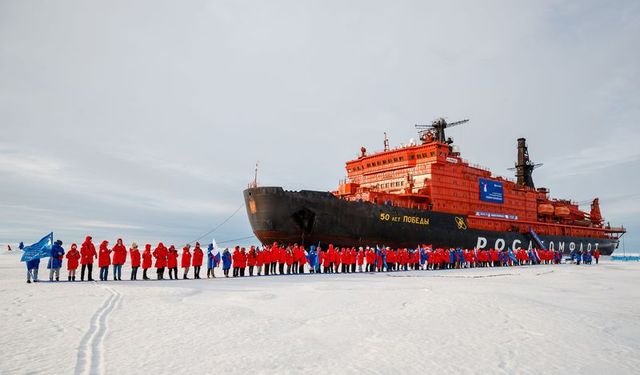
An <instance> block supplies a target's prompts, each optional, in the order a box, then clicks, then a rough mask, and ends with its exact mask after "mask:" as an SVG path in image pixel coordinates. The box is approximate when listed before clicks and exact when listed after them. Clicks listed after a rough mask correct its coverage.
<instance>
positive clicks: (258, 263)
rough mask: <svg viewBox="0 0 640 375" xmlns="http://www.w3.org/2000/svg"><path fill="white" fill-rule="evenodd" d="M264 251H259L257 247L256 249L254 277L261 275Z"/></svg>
mask: <svg viewBox="0 0 640 375" xmlns="http://www.w3.org/2000/svg"><path fill="white" fill-rule="evenodd" d="M264 253H265V252H264V249H262V250H260V248H259V247H258V248H257V249H256V267H257V269H256V275H258V276H260V275H262V266H264Z"/></svg>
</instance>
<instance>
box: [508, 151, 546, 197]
mask: <svg viewBox="0 0 640 375" xmlns="http://www.w3.org/2000/svg"><path fill="white" fill-rule="evenodd" d="M540 166H542V164H536V163H534V162H532V161H531V160H530V159H529V150H528V148H527V140H526V139H525V138H518V160H517V162H516V166H515V168H512V169H515V171H516V178H517V179H518V182H517V183H518V185H522V186H528V187H530V188H532V189H535V185H534V184H533V170H534V169H536V168H538V167H540Z"/></svg>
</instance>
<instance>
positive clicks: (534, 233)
mask: <svg viewBox="0 0 640 375" xmlns="http://www.w3.org/2000/svg"><path fill="white" fill-rule="evenodd" d="M529 235H530V236H531V238H533V241H534V242H535V243H536V244H538V246H539V247H540V248H541V249H542V250H547V246H546V245H545V244H544V243H543V242H542V240H541V239H540V237H539V236H538V233H536V231H534V230H533V228H531V227H529Z"/></svg>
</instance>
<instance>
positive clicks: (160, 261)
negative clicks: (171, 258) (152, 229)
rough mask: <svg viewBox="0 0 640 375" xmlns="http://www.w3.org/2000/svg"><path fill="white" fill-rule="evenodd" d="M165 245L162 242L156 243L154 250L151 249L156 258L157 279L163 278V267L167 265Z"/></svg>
mask: <svg viewBox="0 0 640 375" xmlns="http://www.w3.org/2000/svg"><path fill="white" fill-rule="evenodd" d="M167 253H168V250H167V247H166V246H164V244H163V243H162V242H160V243H158V246H156V248H155V250H153V256H154V257H155V258H156V273H157V274H158V280H163V279H164V268H165V267H166V266H167Z"/></svg>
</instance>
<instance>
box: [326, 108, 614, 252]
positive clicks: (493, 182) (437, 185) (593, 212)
mask: <svg viewBox="0 0 640 375" xmlns="http://www.w3.org/2000/svg"><path fill="white" fill-rule="evenodd" d="M467 121H468V120H463V121H459V122H455V123H447V122H446V121H445V120H444V119H442V118H441V119H437V120H435V121H434V122H433V123H432V124H431V125H417V127H420V128H423V130H422V131H421V132H420V141H421V142H420V144H416V143H414V142H412V143H410V144H409V145H406V146H402V147H399V148H396V149H389V147H388V141H387V140H386V136H385V149H384V151H382V152H379V153H375V154H371V155H369V154H368V153H367V150H366V149H365V148H364V147H362V148H361V153H360V156H359V157H358V158H357V159H355V160H351V161H348V162H347V163H346V170H347V179H346V180H345V181H343V182H342V183H341V184H340V186H339V188H338V190H337V191H335V192H333V194H334V195H335V196H337V197H339V198H341V199H344V200H349V201H363V202H371V203H374V204H378V205H387V206H394V207H404V208H410V209H417V210H421V211H432V212H441V213H447V214H453V215H459V216H461V217H465V218H466V223H464V225H465V226H467V227H468V228H469V229H475V230H480V231H490V232H518V233H530V232H532V231H533V232H535V233H537V234H539V235H541V236H566V237H581V238H596V239H597V238H602V239H612V240H617V239H618V238H619V237H620V236H621V235H622V234H624V233H625V229H624V228H623V227H618V228H614V227H611V226H609V225H606V226H605V225H604V222H603V218H602V215H601V213H600V207H599V200H598V198H594V199H593V202H592V203H591V209H590V211H589V212H586V211H583V210H581V209H580V208H579V206H578V205H577V204H576V203H574V202H572V201H570V200H565V199H552V198H550V194H549V190H548V189H546V188H537V189H536V188H535V186H534V184H533V179H532V172H533V169H535V168H536V167H537V166H539V164H535V163H533V162H531V161H530V160H529V154H528V150H527V145H526V140H525V139H524V138H520V139H518V161H517V163H516V166H515V168H513V169H514V170H515V171H516V177H517V181H512V180H509V179H506V178H503V177H495V176H492V174H491V172H490V171H489V170H487V169H486V168H483V167H480V166H478V165H473V164H471V163H469V162H468V161H466V160H464V159H462V158H461V157H460V153H459V152H457V150H456V148H455V147H454V146H453V145H452V143H453V141H452V139H451V138H446V137H445V132H444V130H445V128H450V127H452V126H456V125H460V124H463V123H465V122H467Z"/></svg>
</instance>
